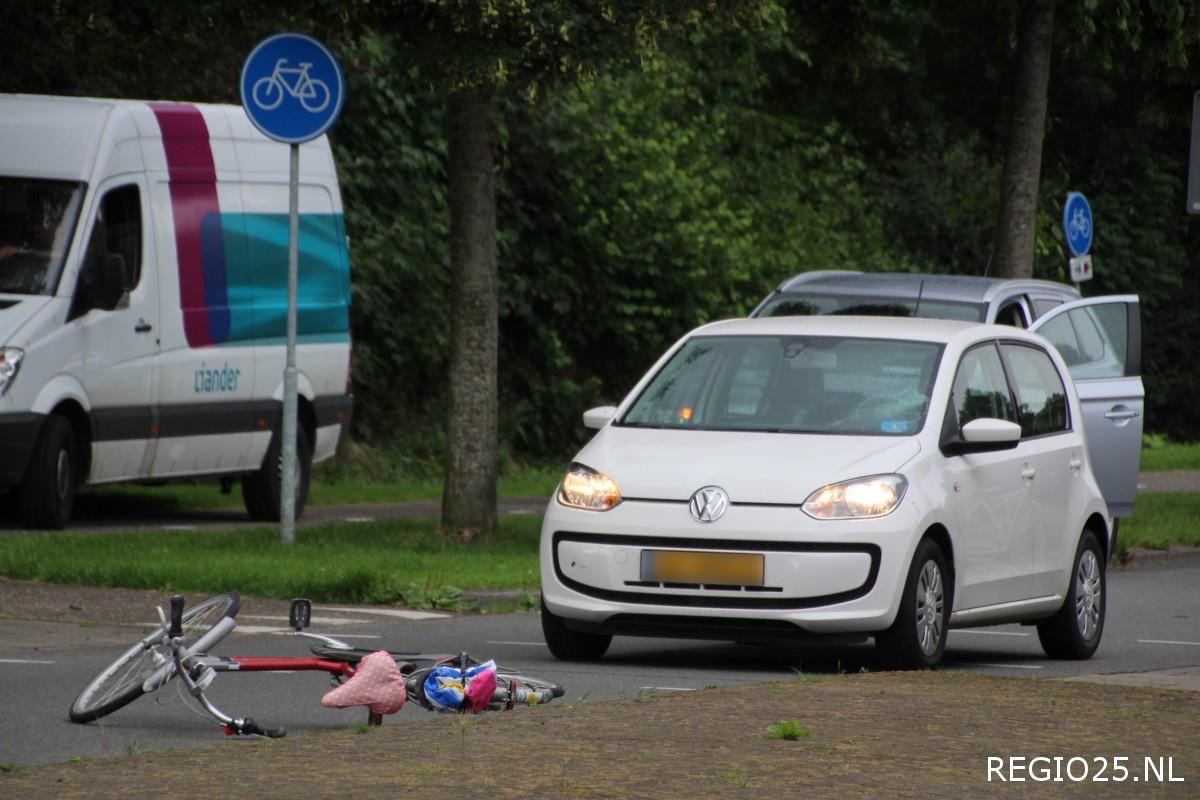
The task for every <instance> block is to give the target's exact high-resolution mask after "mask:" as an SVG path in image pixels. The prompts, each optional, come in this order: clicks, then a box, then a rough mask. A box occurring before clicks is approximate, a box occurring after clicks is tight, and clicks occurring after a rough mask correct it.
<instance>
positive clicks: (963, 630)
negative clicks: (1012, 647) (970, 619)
mask: <svg viewBox="0 0 1200 800" xmlns="http://www.w3.org/2000/svg"><path fill="white" fill-rule="evenodd" d="M951 633H979V634H983V635H984V636H1033V634H1032V633H1017V632H1016V631H982V630H979V629H978V628H955V629H954V630H953V631H951Z"/></svg>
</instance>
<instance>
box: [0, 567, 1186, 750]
mask: <svg viewBox="0 0 1200 800" xmlns="http://www.w3.org/2000/svg"><path fill="white" fill-rule="evenodd" d="M1198 586H1200V559H1197V558H1193V557H1185V558H1176V559H1172V560H1169V561H1166V562H1164V563H1162V564H1144V565H1139V566H1135V567H1126V568H1115V569H1112V570H1111V571H1110V573H1109V595H1110V605H1109V612H1108V619H1107V626H1106V629H1105V634H1104V640H1103V643H1102V644H1101V647H1100V650H1099V652H1098V653H1097V655H1096V656H1095V657H1094V658H1093V659H1092V660H1090V661H1086V662H1065V661H1050V660H1047V659H1046V658H1045V656H1044V655H1043V654H1042V652H1041V649H1040V647H1039V645H1038V642H1037V636H1036V634H1035V633H1034V631H1033V630H1032V629H1031V628H1023V627H1020V626H1005V627H999V628H984V629H969V630H956V631H952V632H951V634H950V639H949V646H948V648H947V652H946V668H948V669H959V670H969V671H981V672H987V673H992V674H999V675H1009V676H1024V677H1033V678H1058V677H1069V676H1090V677H1093V678H1094V677H1096V676H1100V675H1107V674H1111V673H1142V674H1141V675H1138V676H1136V678H1137V680H1139V682H1142V683H1153V682H1154V678H1155V675H1156V673H1155V672H1154V671H1161V670H1171V669H1179V668H1192V669H1191V670H1190V673H1191V676H1192V677H1191V678H1190V681H1191V684H1192V685H1193V686H1194V687H1195V688H1197V689H1200V603H1198V593H1197V591H1196V589H1197V587H1198ZM398 613H402V612H395V611H393V612H390V613H388V612H386V611H381V610H372V611H369V612H368V611H363V610H361V609H347V610H344V611H334V610H332V609H323V608H321V607H319V606H318V607H317V608H316V609H314V618H315V619H314V626H313V629H314V630H323V631H324V632H328V633H332V634H334V635H336V636H338V637H340V638H344V639H345V640H346V641H348V642H350V643H353V644H355V645H357V646H362V647H374V646H376V645H378V646H380V647H390V648H392V649H419V650H426V651H434V652H438V651H445V652H454V651H457V650H459V649H466V650H468V651H469V652H471V653H472V654H474V655H477V656H483V657H492V658H495V659H496V660H498V661H500V662H501V663H504V664H506V665H508V666H512V667H516V668H518V669H520V670H522V671H525V672H528V673H530V674H533V675H538V676H541V677H545V678H549V679H552V680H556V681H558V682H559V683H562V684H563V685H564V686H565V687H566V688H567V695H566V697H564V698H563V699H562V700H560V701H558V702H579V701H580V700H581V698H582V699H583V701H584V702H595V701H599V700H605V699H612V698H630V697H636V696H638V695H639V694H644V693H646V692H671V691H686V690H689V689H696V688H702V687H705V686H714V685H715V686H721V685H730V684H738V683H746V682H752V681H760V680H778V679H785V678H789V677H790V676H792V675H793V674H794V672H796V671H803V672H805V673H835V672H838V671H843V670H844V671H846V672H855V671H859V670H862V669H869V670H875V669H877V668H878V667H877V664H876V661H875V655H874V650H873V648H871V647H870V646H869V645H859V646H852V647H804V648H795V649H790V648H788V649H783V648H778V647H766V646H750V645H732V644H727V643H711V642H693V641H681V640H664V639H629V638H619V639H617V640H616V641H615V642H614V644H613V647H612V649H611V651H610V653H609V655H608V656H607V657H606V658H605V659H604V660H603V661H601V662H597V663H590V664H574V663H564V662H559V661H556V660H554V658H553V657H552V656H551V655H550V654H549V652H548V651H547V650H546V648H545V645H544V643H543V641H542V637H541V630H540V627H539V623H538V618H537V615H536V614H533V613H524V614H508V615H497V616H461V617H447V618H441V619H423V620H417V619H407V618H404V617H402V616H397V614H398ZM150 619H152V610H151V609H147V620H148V621H149V620H150ZM239 621H240V623H241V626H240V628H239V630H238V632H236V633H234V634H233V635H232V636H230V637H229V638H228V639H226V640H225V641H224V642H223V643H222V644H221V645H220V646H219V647H218V648H217V649H216V653H218V654H237V655H263V656H267V655H304V654H306V652H307V644H306V643H305V642H303V641H301V640H297V639H295V638H292V637H289V636H285V635H279V634H278V633H271V632H270V631H272V630H279V628H280V627H281V626H283V625H285V624H286V623H285V621H284V620H283V619H282V618H270V617H268V618H263V617H254V618H249V617H247V616H246V615H239ZM137 635H138V634H137V631H136V630H135V629H133V628H129V627H115V626H114V627H108V626H81V625H78V624H73V623H50V622H31V621H24V620H17V619H6V620H0V708H2V709H3V710H4V717H5V725H4V726H3V727H2V729H0V766H7V765H11V764H36V763H49V762H59V761H66V760H70V759H72V758H75V757H80V758H93V757H98V756H120V755H126V754H130V753H136V752H140V751H142V750H146V749H164V748H176V747H189V746H195V745H202V744H211V743H214V742H219V741H221V740H222V739H223V738H224V737H223V735H222V734H221V732H220V730H219V728H217V727H216V726H215V725H214V724H213V723H212V722H211V721H210V720H209V719H208V718H207V717H204V716H202V715H200V714H199V713H198V712H197V711H195V710H194V709H193V708H192V707H191V706H190V705H189V704H188V703H185V702H184V699H183V697H181V696H180V695H179V694H178V693H177V692H176V691H175V689H174V688H173V687H174V684H173V685H172V686H171V687H168V688H167V689H165V690H163V691H161V692H159V694H158V696H156V697H147V698H142V699H140V700H138V701H136V702H134V703H133V704H132V705H130V706H128V707H127V708H125V709H122V710H121V711H118V712H116V713H115V714H113V715H111V716H110V717H107V718H105V719H104V720H101V721H100V722H96V723H92V724H90V725H74V724H71V723H70V722H68V721H67V718H66V710H67V708H68V706H69V705H70V703H71V701H72V700H73V699H74V696H75V695H76V694H77V693H78V691H79V689H80V688H82V687H83V685H84V684H85V683H86V682H87V681H88V680H90V679H91V677H92V676H94V675H95V674H96V673H97V672H99V671H100V670H101V669H102V668H104V667H105V666H107V664H108V663H110V662H111V661H112V659H114V658H115V657H116V656H117V655H118V654H119V653H120V652H122V651H123V650H124V649H125V648H126V647H128V646H129V644H130V643H132V641H133V640H135V639H136V638H137ZM1157 674H1162V673H1157ZM176 683H177V682H176ZM328 688H329V687H328V682H327V679H326V678H325V676H324V675H323V674H321V673H303V672H295V673H286V674H280V673H257V674H248V673H247V674H240V675H239V674H224V675H220V676H218V678H217V682H216V683H215V684H214V686H213V687H212V689H211V690H210V697H211V698H212V699H213V700H214V702H216V703H217V705H218V706H221V707H222V708H224V709H225V710H226V711H228V712H230V713H232V714H234V715H235V716H238V715H249V716H252V717H255V718H256V719H258V720H259V721H261V722H265V723H270V724H274V725H283V726H285V727H287V728H288V729H289V730H290V731H291V734H290V735H298V734H303V733H308V732H313V731H324V730H344V729H346V728H350V727H353V726H354V725H356V724H358V723H360V722H362V721H364V719H365V712H363V711H362V710H361V709H346V710H340V711H335V710H330V709H326V708H324V707H322V706H321V705H320V702H319V701H320V697H321V695H322V694H323V693H324V692H325V691H326V690H327V689H328ZM1096 691H1097V693H1103V692H1112V691H1119V689H1117V688H1115V687H1112V686H1102V685H1097V686H1096ZM428 713H429V712H426V711H424V710H423V709H421V708H419V707H415V706H414V705H412V704H410V705H409V706H408V707H406V708H405V709H404V710H403V711H402V712H401V713H400V714H399V715H397V716H396V717H390V718H388V721H387V722H386V723H385V724H388V725H403V724H404V721H405V719H410V718H412V717H413V716H414V715H424V714H428ZM511 713H536V711H530V710H528V709H517V710H515V711H513V712H511Z"/></svg>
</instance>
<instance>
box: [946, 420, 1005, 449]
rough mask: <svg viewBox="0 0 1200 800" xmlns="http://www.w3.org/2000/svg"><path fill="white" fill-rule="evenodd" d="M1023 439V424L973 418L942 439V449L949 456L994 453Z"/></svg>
mask: <svg viewBox="0 0 1200 800" xmlns="http://www.w3.org/2000/svg"><path fill="white" fill-rule="evenodd" d="M1020 441H1021V426H1020V425H1018V424H1017V423H1015V422H1009V421H1008V420H1003V419H994V418H992V417H980V418H979V419H973V420H971V421H970V422H968V423H967V424H966V425H963V426H962V428H961V429H960V430H959V431H958V432H956V433H952V434H950V435H949V436H944V437H943V438H942V441H941V450H942V452H943V453H945V454H946V455H948V456H961V455H966V454H967V453H992V452H997V451H999V450H1012V449H1013V448H1014V447H1016V446H1017V445H1018V444H1019V443H1020Z"/></svg>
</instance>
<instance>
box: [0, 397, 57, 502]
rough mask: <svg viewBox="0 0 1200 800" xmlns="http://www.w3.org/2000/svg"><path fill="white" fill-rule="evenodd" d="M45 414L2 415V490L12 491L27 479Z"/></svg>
mask: <svg viewBox="0 0 1200 800" xmlns="http://www.w3.org/2000/svg"><path fill="white" fill-rule="evenodd" d="M45 420H46V415H45V414H34V413H33V412H28V411H27V412H16V413H11V414H0V489H11V488H12V487H14V486H16V485H18V484H19V483H20V482H21V479H22V478H23V477H25V467H26V466H27V465H28V464H29V456H30V454H31V453H32V452H33V447H34V445H35V444H36V443H37V437H38V433H40V432H41V430H42V423H43V422H44V421H45Z"/></svg>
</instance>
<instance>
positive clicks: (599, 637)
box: [542, 598, 612, 661]
mask: <svg viewBox="0 0 1200 800" xmlns="http://www.w3.org/2000/svg"><path fill="white" fill-rule="evenodd" d="M542 636H544V637H545V638H546V647H548V648H550V654H551V655H553V656H554V657H555V658H557V659H558V660H559V661H598V660H599V659H601V658H603V657H604V654H605V653H606V652H608V646H609V645H610V644H612V636H607V635H604V634H599V633H583V632H581V631H573V630H571V629H570V628H568V627H567V623H566V621H565V620H563V618H562V617H560V616H558V615H557V614H553V613H551V611H550V609H548V608H546V600H545V598H542Z"/></svg>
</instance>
